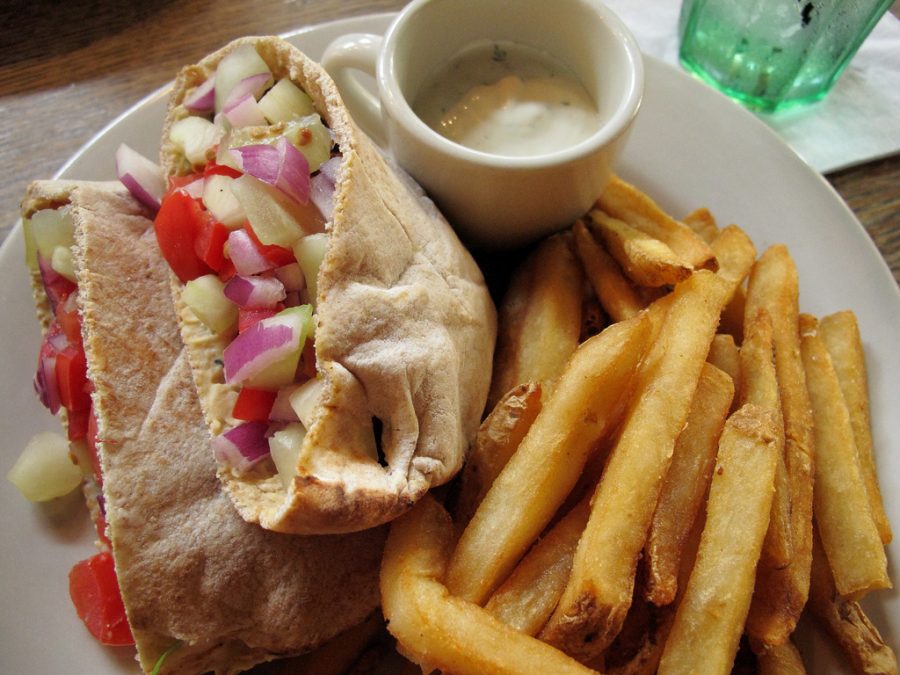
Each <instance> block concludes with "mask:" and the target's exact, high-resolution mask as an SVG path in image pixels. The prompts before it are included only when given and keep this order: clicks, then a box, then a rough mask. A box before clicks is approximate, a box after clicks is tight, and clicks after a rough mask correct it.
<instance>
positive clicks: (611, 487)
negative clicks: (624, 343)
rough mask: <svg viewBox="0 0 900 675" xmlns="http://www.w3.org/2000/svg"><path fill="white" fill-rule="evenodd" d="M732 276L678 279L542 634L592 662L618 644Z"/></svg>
mask: <svg viewBox="0 0 900 675" xmlns="http://www.w3.org/2000/svg"><path fill="white" fill-rule="evenodd" d="M728 291H729V288H728V284H727V282H725V281H723V280H722V279H721V278H720V277H718V276H717V275H715V274H714V273H712V272H709V271H707V270H700V271H698V272H695V273H694V274H693V275H692V276H691V277H689V278H688V279H687V280H686V281H684V282H682V283H681V284H679V285H678V286H677V287H676V288H675V291H674V293H673V300H672V301H671V306H670V308H669V310H668V312H667V314H666V317H665V321H664V323H663V325H662V327H661V329H660V333H659V335H658V337H657V339H656V341H655V342H654V344H653V345H652V346H651V347H650V349H649V351H648V353H647V356H646V357H645V359H644V361H643V362H642V364H641V367H640V371H639V372H638V375H637V378H636V379H637V386H636V389H635V395H634V397H633V399H632V400H633V404H632V405H631V407H630V409H629V411H628V414H627V417H626V420H625V421H624V422H623V425H622V428H621V431H620V434H619V439H618V442H617V443H616V445H615V447H614V448H613V450H612V452H611V454H610V458H609V463H608V465H607V469H606V472H605V473H604V474H603V476H602V478H601V479H600V483H599V485H598V487H597V490H596V492H595V493H594V498H593V504H592V510H591V517H590V520H589V521H588V525H587V527H586V529H585V532H584V534H583V535H582V537H581V540H580V541H579V542H578V548H577V550H576V552H575V559H574V562H573V565H572V574H571V577H570V579H569V583H568V585H567V586H566V590H565V593H563V597H562V598H561V600H560V603H559V606H558V607H557V608H556V611H555V612H554V613H553V616H552V617H551V618H550V621H549V622H548V624H547V626H546V627H545V628H544V630H543V631H542V632H541V637H542V638H543V639H546V640H547V641H548V642H550V643H551V644H554V645H557V646H559V647H560V648H561V649H563V651H565V652H567V653H569V654H572V655H573V656H575V657H576V658H579V659H583V660H590V659H591V658H594V657H596V656H597V655H598V654H599V653H600V652H602V651H603V650H604V649H606V647H607V646H608V645H609V644H610V642H611V641H612V640H613V638H614V637H615V636H616V634H617V633H618V632H619V629H620V628H621V626H622V621H623V620H624V618H625V615H626V613H627V611H628V607H629V605H630V604H631V598H632V591H633V587H634V578H635V569H636V567H637V561H638V557H639V555H640V552H641V550H642V549H643V547H644V543H645V540H646V534H647V529H648V528H649V526H650V521H651V519H652V517H653V511H654V509H655V506H656V501H657V498H658V496H659V490H660V487H661V485H662V479H663V477H664V476H665V473H666V470H667V469H668V465H669V459H670V457H671V454H672V450H673V448H674V446H675V441H676V439H677V437H678V434H679V433H680V432H681V430H682V428H683V427H684V423H685V421H686V420H687V416H688V411H689V408H690V403H691V399H692V398H693V396H694V391H695V390H696V388H697V384H698V382H699V380H700V373H701V371H702V369H703V364H704V363H705V361H706V354H707V353H708V351H709V345H710V342H712V339H713V335H714V334H715V329H716V324H717V323H718V320H719V314H720V312H721V311H722V306H723V305H724V303H725V300H726V298H727V295H728Z"/></svg>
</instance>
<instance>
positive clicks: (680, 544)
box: [644, 363, 734, 606]
mask: <svg viewBox="0 0 900 675" xmlns="http://www.w3.org/2000/svg"><path fill="white" fill-rule="evenodd" d="M733 397H734V384H733V383H732V381H731V378H730V377H729V376H728V375H726V374H725V373H724V372H722V371H721V370H719V369H718V368H716V367H715V366H712V365H710V364H708V363H707V364H705V365H704V366H703V372H702V373H701V375H700V383H699V384H698V385H697V391H696V392H695V393H694V398H693V400H692V401H691V410H690V413H689V414H688V418H687V424H686V425H685V427H684V430H683V431H682V432H681V433H680V434H679V435H678V440H677V441H676V442H675V450H674V451H673V452H672V461H671V463H670V464H669V470H668V472H667V473H666V477H665V480H664V481H663V486H662V490H661V492H660V495H659V500H658V501H657V504H656V510H655V511H654V513H653V520H652V522H651V524H650V532H649V534H648V535H647V543H646V545H645V547H644V563H645V567H646V570H647V580H646V599H647V600H648V601H650V602H652V603H654V604H655V605H658V606H663V605H668V604H670V603H671V602H672V601H674V600H675V594H676V591H677V590H678V570H679V567H680V564H681V557H682V551H683V550H684V544H685V541H686V540H687V537H688V535H689V534H690V531H691V527H692V526H693V524H694V520H695V519H696V517H697V514H698V513H699V512H700V510H701V509H702V508H703V500H704V498H705V497H706V491H707V488H708V487H709V481H710V478H711V477H712V467H713V464H714V463H715V458H716V448H717V447H718V444H719V436H720V435H721V433H722V428H723V427H724V425H725V418H726V417H727V416H728V411H729V408H730V406H731V401H732V399H733Z"/></svg>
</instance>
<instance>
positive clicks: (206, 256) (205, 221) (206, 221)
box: [194, 211, 231, 272]
mask: <svg viewBox="0 0 900 675" xmlns="http://www.w3.org/2000/svg"><path fill="white" fill-rule="evenodd" d="M198 217H199V218H200V223H199V226H198V228H197V238H196V239H195V240H194V252H195V253H196V254H197V255H198V256H199V258H200V259H201V260H202V261H203V262H205V263H206V264H207V265H209V266H210V267H211V268H212V270H213V271H214V272H219V271H220V270H221V269H222V268H223V267H224V266H225V242H226V241H228V228H227V227H225V226H224V225H223V224H222V223H220V222H219V221H217V220H215V219H214V218H213V217H212V215H211V214H210V213H209V211H202V215H199V216H198ZM230 262H231V261H229V264H230Z"/></svg>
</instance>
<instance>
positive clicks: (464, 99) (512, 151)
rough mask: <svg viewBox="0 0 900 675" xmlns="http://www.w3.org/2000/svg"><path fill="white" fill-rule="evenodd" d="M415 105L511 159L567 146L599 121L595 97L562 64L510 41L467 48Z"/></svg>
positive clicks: (467, 140)
mask: <svg viewBox="0 0 900 675" xmlns="http://www.w3.org/2000/svg"><path fill="white" fill-rule="evenodd" d="M413 108H414V109H415V111H416V114H417V115H418V116H419V117H420V118H421V119H422V120H423V121H424V122H425V123H426V124H427V125H428V126H430V127H431V128H432V129H434V130H435V131H437V132H438V133H440V134H441V135H443V136H445V137H446V138H448V139H450V140H451V141H454V142H456V143H459V144H460V145H464V146H466V147H469V148H472V149H473V150H479V151H481V152H486V153H490V154H494V155H503V156H509V157H530V156H535V155H544V154H549V153H552V152H556V151H559V150H563V149H565V148H568V147H571V146H573V145H576V144H577V143H579V142H581V141H583V140H584V139H586V138H588V137H589V136H590V135H591V134H593V133H594V132H595V131H596V130H597V129H599V128H600V125H601V123H602V119H601V118H600V114H599V112H598V110H597V105H596V103H595V102H594V100H593V99H592V98H591V96H590V94H588V92H587V90H586V89H585V87H584V85H583V84H582V83H581V82H580V81H579V80H578V79H577V78H576V77H575V76H574V75H573V74H572V73H571V72H570V71H569V70H568V69H567V68H566V67H565V66H563V65H562V64H560V63H558V62H556V61H555V60H553V59H552V58H551V57H550V56H548V55H546V54H544V53H543V52H539V51H538V50H536V49H532V48H530V47H526V46H524V45H519V44H515V43H511V42H479V43H476V44H474V45H472V46H471V47H469V48H467V49H466V50H464V51H462V52H461V53H460V54H459V55H458V56H457V57H456V58H454V59H453V60H452V61H451V62H450V63H449V64H448V66H447V67H446V68H445V69H443V70H442V71H441V72H439V73H438V74H437V75H436V76H435V78H434V79H433V81H432V83H431V84H430V85H429V86H428V87H427V88H426V89H424V91H422V92H421V94H420V95H419V97H418V98H417V99H416V101H415V103H414V105H413Z"/></svg>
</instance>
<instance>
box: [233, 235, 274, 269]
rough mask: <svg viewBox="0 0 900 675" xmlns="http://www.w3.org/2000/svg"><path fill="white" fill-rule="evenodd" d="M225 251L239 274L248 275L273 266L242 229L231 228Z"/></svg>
mask: <svg viewBox="0 0 900 675" xmlns="http://www.w3.org/2000/svg"><path fill="white" fill-rule="evenodd" d="M226 251H227V253H228V257H229V258H230V259H231V262H232V263H234V269H235V270H236V271H237V273H238V274H240V275H241V276H245V277H249V276H252V275H254V274H259V273H260V272H265V271H266V270H270V269H273V268H274V267H275V264H274V263H273V262H271V261H269V260H268V259H267V258H266V257H265V256H263V254H262V253H260V252H259V249H258V248H257V247H256V244H255V243H253V240H252V239H251V238H250V235H249V234H247V231H246V230H244V229H238V230H232V231H231V232H230V233H229V234H228V242H227V244H226Z"/></svg>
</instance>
